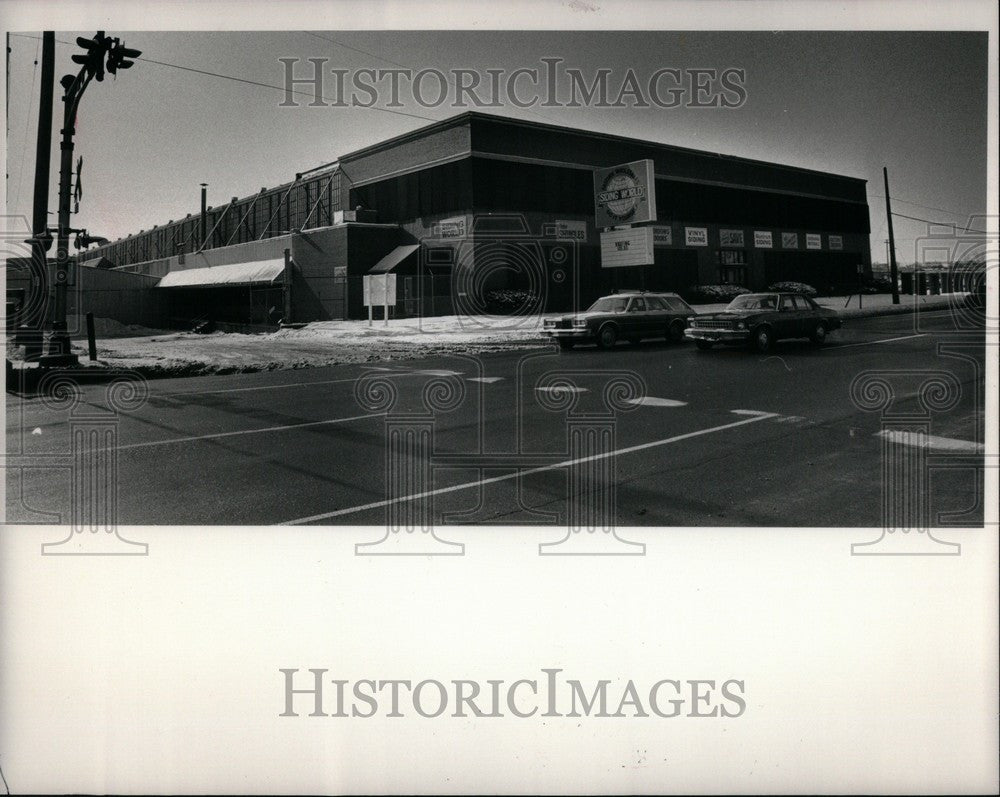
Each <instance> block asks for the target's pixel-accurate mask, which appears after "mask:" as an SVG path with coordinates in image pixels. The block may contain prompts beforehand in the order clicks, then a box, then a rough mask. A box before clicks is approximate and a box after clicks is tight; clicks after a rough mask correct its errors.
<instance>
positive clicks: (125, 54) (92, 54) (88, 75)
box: [39, 31, 142, 366]
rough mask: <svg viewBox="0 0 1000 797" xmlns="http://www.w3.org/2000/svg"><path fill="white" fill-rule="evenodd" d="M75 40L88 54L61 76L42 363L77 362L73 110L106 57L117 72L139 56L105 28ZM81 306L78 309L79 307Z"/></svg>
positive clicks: (100, 74) (78, 57)
mask: <svg viewBox="0 0 1000 797" xmlns="http://www.w3.org/2000/svg"><path fill="white" fill-rule="evenodd" d="M76 43H77V44H78V45H80V46H81V47H83V48H84V49H85V50H86V51H87V53H86V55H84V54H79V53H78V54H77V55H74V56H73V62H74V63H77V64H82V67H81V69H80V72H79V74H77V75H76V76H75V77H74V76H73V75H64V76H63V78H62V80H61V81H60V85H61V86H62V87H63V90H64V92H65V93H64V94H63V98H62V99H63V126H62V130H61V133H62V140H61V141H60V143H59V149H60V166H59V221H58V228H57V230H56V275H55V305H54V307H53V313H52V334H51V335H50V337H49V348H48V353H47V354H46V355H45V356H44V357H42V358H40V360H39V362H40V364H41V365H43V366H65V365H76V364H77V363H78V360H77V357H76V355H75V354H73V352H72V348H71V345H70V340H69V334H68V333H67V327H66V287H67V285H68V284H69V283H70V282H72V281H73V276H74V275H73V273H72V268H71V266H72V264H71V263H70V260H69V234H70V232H72V230H71V229H70V226H69V217H70V200H71V196H72V190H71V187H70V183H71V182H72V179H73V134H74V132H75V131H76V111H77V108H78V107H79V105H80V99H81V98H82V97H83V93H84V91H86V89H87V86H88V85H90V81H91V80H92V79H94V78H96V79H97V82H98V83H100V82H101V81H103V80H104V69H105V64H104V61H105V56H107V70H108V72H110V73H111V74H113V75H114V74H116V73H117V71H118V70H119V69H128V68H130V67H131V66H132V65H133V62H132V61H129V60H127V59H129V58H138V57H139V56H140V55H142V53H141V52H140V51H139V50H130V49H128V48H127V47H124V46H123V45H122V44H121V43H120V41H119V40H118V39H110V38H108V37H107V36H105V35H104V31H98V32H97V35H96V36H95V37H94V38H93V39H84V38H82V37H77V40H76ZM78 309H80V308H78Z"/></svg>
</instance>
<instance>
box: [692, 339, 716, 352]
mask: <svg viewBox="0 0 1000 797" xmlns="http://www.w3.org/2000/svg"><path fill="white" fill-rule="evenodd" d="M695 343H696V344H697V346H698V348H699V349H700V350H701V351H708V350H709V349H710V348H712V342H711V341H709V340H696V341H695Z"/></svg>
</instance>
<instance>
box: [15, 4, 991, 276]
mask: <svg viewBox="0 0 1000 797" xmlns="http://www.w3.org/2000/svg"><path fill="white" fill-rule="evenodd" d="M348 21H349V20H345V22H348ZM304 27H305V26H304ZM107 30H108V32H109V33H110V34H112V35H115V36H118V37H120V38H122V39H123V40H124V42H125V43H126V44H127V45H128V46H130V47H134V48H137V49H140V50H142V52H143V55H142V58H141V59H140V60H139V61H138V63H137V64H136V65H135V66H134V67H133V68H132V69H130V70H128V71H125V72H122V73H120V74H119V76H118V77H117V79H115V78H112V77H110V76H109V77H108V78H107V79H105V81H104V82H103V83H96V82H92V83H91V85H90V87H89V88H88V89H87V92H86V95H85V96H84V98H83V101H82V103H81V107H80V112H79V117H78V124H77V135H76V153H77V154H79V155H82V156H83V159H84V167H83V180H82V182H83V190H84V197H83V201H82V203H81V209H80V213H79V214H78V215H77V216H74V218H73V226H74V227H85V228H87V229H88V230H90V232H91V233H92V234H96V235H103V236H105V237H107V238H110V239H115V238H117V237H121V236H124V235H127V234H130V233H134V232H138V231H139V230H140V229H149V228H150V227H152V226H153V225H154V224H162V223H165V222H167V221H168V220H170V219H178V218H181V217H183V216H184V215H185V214H187V213H195V212H197V211H198V208H199V203H200V193H199V191H200V188H199V184H200V183H202V182H206V183H208V184H209V189H208V191H209V204H210V205H217V204H223V203H225V202H227V201H228V200H229V199H230V198H231V197H233V196H245V195H247V194H251V193H254V192H256V191H258V190H259V189H260V188H261V187H263V186H268V187H270V186H273V185H277V184H280V183H285V182H288V181H289V180H291V179H292V178H293V177H294V175H295V173H296V172H299V171H303V170H306V169H309V168H312V167H315V166H318V165H320V164H324V163H327V162H329V161H332V160H335V159H336V158H337V157H338V156H339V155H341V154H343V153H347V152H350V151H352V150H354V149H357V148H360V147H363V146H366V145H368V144H371V143H375V142H377V141H380V140H383V139H385V138H389V137H391V136H394V135H398V134H401V133H404V132H407V131H410V130H414V129H416V128H418V127H421V126H424V125H426V124H429V123H430V122H432V121H436V120H439V119H444V118H447V117H448V116H451V115H453V114H455V113H460V112H462V111H463V110H465V109H463V108H455V107H451V106H450V105H449V104H448V103H446V104H444V105H442V106H440V107H422V106H420V105H419V104H417V103H416V102H414V101H413V98H412V94H411V93H410V92H408V91H403V92H401V96H400V100H401V101H402V102H403V107H401V108H397V109H389V108H385V107H384V106H385V105H386V103H387V100H385V99H383V100H382V101H381V102H380V103H379V105H378V107H375V108H360V107H348V108H339V107H308V101H309V98H308V97H299V99H300V100H301V105H300V107H282V106H281V104H280V103H281V102H282V100H283V99H284V92H283V91H281V90H280V86H281V85H282V81H283V74H284V68H285V67H284V66H283V64H282V63H281V62H280V61H279V60H278V59H280V58H299V59H303V60H302V62H301V67H297V73H299V72H298V70H299V69H300V68H301V70H302V71H306V70H307V69H311V67H309V65H308V64H307V63H306V61H305V59H308V58H327V59H329V63H328V65H327V66H328V68H341V69H346V70H359V69H365V68H372V69H392V68H400V67H408V68H411V69H413V70H419V69H424V68H435V69H438V70H441V71H442V72H445V73H449V72H450V71H451V70H454V69H469V70H474V71H476V72H478V73H480V74H482V75H484V76H485V75H486V74H487V73H486V70H489V69H501V70H505V73H506V74H507V75H509V74H510V73H511V72H512V71H513V70H515V69H518V68H540V67H541V66H542V63H541V59H542V58H552V57H556V58H562V59H564V61H563V63H562V64H561V65H560V66H561V68H565V67H571V68H578V69H580V70H581V72H582V73H583V74H584V75H585V76H587V77H588V80H589V79H592V77H593V75H594V74H596V73H597V70H599V69H602V68H603V69H610V70H612V72H611V77H610V79H609V83H610V85H611V86H613V87H617V86H618V85H620V83H621V80H622V79H623V77H624V75H625V73H626V71H627V70H628V69H629V68H632V69H633V70H635V72H636V74H637V76H638V77H639V78H640V81H641V82H642V83H645V82H646V81H647V79H648V77H649V76H651V75H652V74H653V73H655V72H656V70H658V69H663V68H676V69H681V70H689V69H692V68H714V69H717V70H719V71H720V72H721V71H722V70H725V69H728V68H734V69H742V70H745V79H744V81H743V86H744V88H745V91H746V100H745V102H744V103H743V104H742V105H741V106H740V107H736V108H691V107H684V106H681V107H677V108H658V107H655V106H653V107H648V108H642V107H612V108H597V107H546V108H540V107H535V108H528V109H520V108H517V107H513V106H512V105H509V104H507V105H505V106H504V107H502V108H490V109H485V110H487V111H488V112H490V113H498V114H502V115H509V116H514V117H520V118H524V119H529V120H535V121H540V122H550V123H554V124H561V125H567V126H570V127H576V128H580V129H587V130H596V131H602V132H607V133H613V134H620V135H626V136H631V137H636V138H642V139H649V140H653V141H661V142H666V143H670V144H677V145H681V146H686V147H692V148H696V149H705V150H709V151H713V152H721V153H726V154H730V155H738V156H743V157H749V158H755V159H760V160H766V161H773V162H777V163H784V164H789V165H793V166H801V167H806V168H811V169H818V170H822V171H830V172H835V173H838V174H844V175H848V176H852V177H859V178H862V179H865V180H867V181H868V195H869V206H870V213H871V226H872V235H871V248H872V258H873V260H874V261H876V262H883V261H885V251H886V250H885V243H884V241H885V239H886V238H887V237H888V235H887V228H886V223H885V210H884V198H883V196H884V190H883V184H882V167H883V166H886V167H888V169H889V176H890V181H891V193H892V195H893V200H894V207H893V210H894V211H895V212H896V213H903V214H906V215H911V216H915V217H920V218H921V219H926V220H930V221H935V222H938V221H940V222H959V223H960V224H961V223H965V222H966V221H967V219H968V218H969V217H970V216H972V215H975V214H984V213H985V212H986V195H987V164H986V157H987V37H986V34H985V33H975V32H971V33H970V32H964V33H963V32H916V31H914V32H874V31H872V32H838V31H826V32H768V31H755V32H744V31H731V32H725V31H717V32H699V31H627V32H621V31H617V32H616V31H552V30H549V31H482V30H476V31H441V30H437V31H348V30H319V29H316V30H313V31H311V32H306V31H292V30H285V31H274V32H265V31H253V32H226V31H204V32H199V31H173V32H153V31H127V30H121V29H112V28H111V27H110V26H109V27H108V28H107ZM93 32H94V31H93V30H92V29H91V30H79V31H76V30H74V31H64V30H58V29H57V34H56V38H57V40H58V41H61V42H69V43H70V44H68V45H67V44H57V46H56V81H57V84H58V80H59V78H60V77H61V76H62V75H64V74H66V73H67V72H70V71H74V72H75V71H76V69H77V67H76V66H75V65H74V64H72V63H71V61H70V56H71V55H72V54H73V53H75V52H79V51H80V50H79V48H78V47H76V46H75V44H73V43H74V41H75V38H76V36H77V35H84V36H90V35H93ZM7 42H8V48H9V50H8V64H9V72H8V82H7V86H8V113H7V181H6V194H7V208H8V214H15V215H16V214H22V215H24V216H26V217H28V218H30V216H31V199H32V181H33V172H34V160H35V137H36V125H37V113H38V89H39V79H40V73H39V67H38V66H37V65H36V63H35V61H36V59H37V58H38V57H39V55H40V32H38V31H31V30H23V31H21V32H15V33H13V34H11V35H9V36H8V39H7ZM155 62H161V63H155ZM166 64H170V65H171V66H168V65H166ZM180 67H184V68H180ZM192 70H201V71H192ZM206 72H207V73H216V74H204V73H206ZM219 75H224V76H230V77H236V78H239V79H240V80H242V81H251V82H254V83H259V84H268V85H271V86H278V87H279V89H272V88H268V87H266V86H261V85H252V84H251V83H247V82H238V81H236V80H229V79H226V78H224V77H220V76H219ZM426 85H428V86H429V87H430V89H428V92H427V93H428V94H431V95H433V94H434V93H436V91H435V90H431V89H433V88H434V87H435V86H436V84H435V83H434V82H433V81H430V82H428V83H427V84H426ZM566 85H567V84H566V83H565V82H564V83H563V84H562V86H563V87H565V86H566ZM334 88H335V87H334V84H333V81H332V78H329V79H328V80H327V82H326V83H325V86H324V94H326V95H328V96H330V98H332V97H333V96H334V95H335V93H336V92H335V91H334ZM59 91H60V90H59V87H58V85H57V87H56V92H57V100H56V103H55V111H54V122H53V128H54V132H53V148H52V167H51V174H52V186H51V193H50V207H52V208H53V209H54V208H55V207H56V195H57V183H58V154H59V147H58V133H59V128H60V124H61V111H62V109H61V105H62V104H61V102H60V101H59V100H58V94H59ZM393 110H395V111H397V112H396V113H394V112H392V111H393ZM406 114H409V115H406ZM977 224H978V225H981V224H982V222H981V221H980V222H977ZM926 231H927V225H926V223H924V222H917V221H910V220H906V219H898V218H897V219H896V220H895V235H896V242H897V256H898V257H899V258H900V260H901V261H902V262H910V261H912V260H913V259H914V257H913V254H912V253H913V252H914V248H915V246H916V243H915V242H916V241H917V240H918V239H919V238H920V237H921V236H922V235H925V234H926Z"/></svg>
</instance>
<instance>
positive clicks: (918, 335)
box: [823, 332, 927, 349]
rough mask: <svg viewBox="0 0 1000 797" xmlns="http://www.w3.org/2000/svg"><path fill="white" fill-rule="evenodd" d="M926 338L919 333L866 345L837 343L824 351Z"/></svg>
mask: <svg viewBox="0 0 1000 797" xmlns="http://www.w3.org/2000/svg"><path fill="white" fill-rule="evenodd" d="M924 337H927V333H926V332H921V333H919V334H917V335H903V336H902V337H899V338H883V339H882V340H870V341H868V342H867V343H837V344H835V345H833V346H824V347H823V348H824V349H849V348H851V347H852V346H875V345H877V344H879V343H895V342H896V341H897V340H911V339H913V338H924Z"/></svg>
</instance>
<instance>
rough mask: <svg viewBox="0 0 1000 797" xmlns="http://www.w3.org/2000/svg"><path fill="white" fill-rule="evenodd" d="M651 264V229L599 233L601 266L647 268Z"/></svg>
mask: <svg viewBox="0 0 1000 797" xmlns="http://www.w3.org/2000/svg"><path fill="white" fill-rule="evenodd" d="M652 263H653V228H652V227H632V228H630V229H627V230H608V231H607V232H602V233H601V266H602V267H604V268H620V267H622V266H648V265H651V264H652Z"/></svg>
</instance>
